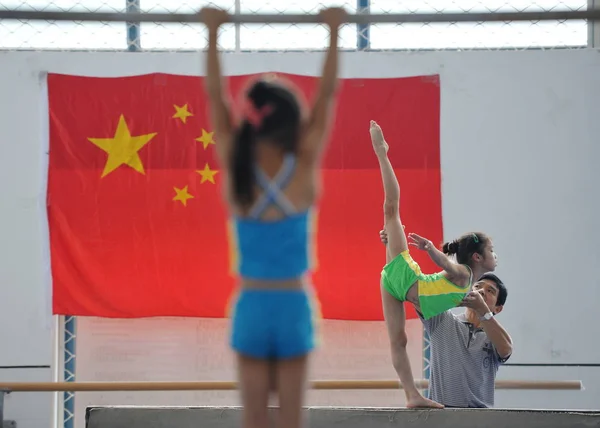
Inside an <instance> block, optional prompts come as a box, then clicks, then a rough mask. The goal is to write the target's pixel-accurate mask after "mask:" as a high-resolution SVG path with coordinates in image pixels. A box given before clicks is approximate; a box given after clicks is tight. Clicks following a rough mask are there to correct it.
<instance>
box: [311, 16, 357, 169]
mask: <svg viewBox="0 0 600 428" xmlns="http://www.w3.org/2000/svg"><path fill="white" fill-rule="evenodd" d="M346 16H347V14H346V11H345V10H344V9H343V8H337V7H333V8H329V9H325V10H323V11H322V12H321V17H322V19H323V21H324V22H325V24H326V25H327V26H328V27H329V49H328V50H327V56H326V57H325V63H324V65H323V71H322V74H321V80H320V82H319V89H318V91H317V95H316V98H315V102H314V104H313V107H312V110H311V112H310V116H309V118H308V124H307V129H306V135H305V138H304V140H303V143H302V144H303V145H302V150H303V151H304V152H305V153H306V154H308V155H309V157H310V158H311V159H319V158H320V155H321V153H322V152H323V148H324V141H325V140H326V138H324V137H325V134H326V133H327V130H328V125H329V122H330V118H331V114H332V105H333V101H334V98H335V92H336V89H337V81H338V38H339V27H340V26H341V25H342V24H343V23H344V20H345V19H346Z"/></svg>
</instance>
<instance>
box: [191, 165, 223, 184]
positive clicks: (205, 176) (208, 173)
mask: <svg viewBox="0 0 600 428" xmlns="http://www.w3.org/2000/svg"><path fill="white" fill-rule="evenodd" d="M196 172H197V173H198V174H200V175H201V176H202V180H200V184H202V183H204V182H205V181H210V182H211V183H212V184H215V175H216V174H217V173H218V172H219V171H217V170H216V169H210V167H209V166H208V164H205V165H204V169H201V170H197V171H196Z"/></svg>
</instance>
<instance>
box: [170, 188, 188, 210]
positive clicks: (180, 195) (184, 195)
mask: <svg viewBox="0 0 600 428" xmlns="http://www.w3.org/2000/svg"><path fill="white" fill-rule="evenodd" d="M173 189H175V193H176V195H175V197H174V198H173V200H174V201H179V202H181V203H182V204H183V206H184V207H186V206H187V200H188V199H192V198H193V196H192V195H190V194H189V193H188V187H187V186H185V187H184V188H183V189H178V188H177V187H173Z"/></svg>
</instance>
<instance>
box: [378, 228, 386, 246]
mask: <svg viewBox="0 0 600 428" xmlns="http://www.w3.org/2000/svg"><path fill="white" fill-rule="evenodd" d="M379 239H381V242H383V244H384V245H387V243H388V238H387V232H386V231H385V229H381V230H380V231H379Z"/></svg>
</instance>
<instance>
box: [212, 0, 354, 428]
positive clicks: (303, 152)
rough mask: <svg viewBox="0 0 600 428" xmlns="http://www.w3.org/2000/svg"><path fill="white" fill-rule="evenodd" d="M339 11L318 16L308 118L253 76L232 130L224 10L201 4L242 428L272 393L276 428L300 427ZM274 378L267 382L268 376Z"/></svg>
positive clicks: (263, 412)
mask: <svg viewBox="0 0 600 428" xmlns="http://www.w3.org/2000/svg"><path fill="white" fill-rule="evenodd" d="M345 16H346V14H345V12H344V10H343V9H338V8H332V9H326V10H324V11H322V12H321V17H322V20H323V22H324V23H325V24H326V25H327V26H328V27H329V30H330V45H329V50H328V52H327V57H326V60H325V65H324V68H323V75H322V78H321V81H320V87H319V90H318V93H317V96H316V99H315V102H314V104H313V105H312V108H311V109H310V110H309V111H306V112H305V109H304V107H303V105H302V104H301V103H300V101H299V98H298V96H297V95H296V94H295V93H294V90H293V89H292V87H291V85H289V84H287V83H286V82H283V81H281V80H280V79H277V78H275V79H264V78H263V79H259V80H256V81H254V82H252V83H251V84H250V85H249V87H248V88H247V90H246V91H245V93H244V95H243V98H244V111H243V114H242V116H243V117H242V120H241V122H240V123H239V124H234V123H232V122H231V115H230V109H229V106H228V103H227V101H226V100H227V96H226V94H225V89H224V88H223V78H222V76H221V68H220V63H219V57H218V52H217V32H218V29H219V27H220V26H221V25H222V24H223V23H225V22H227V21H228V20H229V19H228V15H227V13H225V12H224V11H220V10H216V9H212V8H205V9H203V10H202V11H201V13H200V18H201V20H202V21H203V22H204V23H205V24H206V26H207V28H208V34H209V37H208V53H207V58H206V77H205V85H206V91H207V95H208V98H209V102H210V109H211V115H212V122H213V127H214V129H215V132H216V135H217V144H216V150H217V155H218V158H219V162H220V164H221V168H222V170H223V173H224V176H225V177H226V180H225V183H226V184H225V187H224V191H225V195H226V199H227V201H228V205H229V208H230V212H231V215H232V224H233V232H234V236H235V239H236V241H237V242H236V247H237V253H238V273H239V276H240V286H239V291H238V294H237V298H236V300H235V301H234V307H233V311H234V312H233V317H232V329H231V339H230V343H231V346H232V348H233V349H234V351H235V352H236V354H237V363H238V378H239V382H240V389H241V397H242V402H243V406H244V416H243V421H244V423H243V425H244V427H245V428H254V427H256V428H259V427H260V428H264V427H266V426H268V419H267V405H268V398H269V391H270V389H271V386H272V385H273V384H274V385H275V387H276V389H277V392H278V398H279V414H280V426H282V427H285V428H296V427H300V426H301V425H302V405H303V402H304V394H305V389H306V380H307V379H306V377H307V361H308V356H309V354H310V353H311V351H312V350H313V349H314V347H315V318H317V315H318V314H316V313H315V311H314V307H313V306H314V305H313V302H314V300H313V295H312V291H311V289H310V286H309V285H308V284H307V283H306V280H305V274H306V273H307V272H308V270H309V269H310V250H311V248H310V247H311V234H312V225H311V220H312V208H313V206H314V204H315V200H316V199H317V196H318V193H319V191H318V188H319V186H318V182H319V177H318V171H319V166H320V159H321V156H322V153H323V149H324V147H325V141H326V140H327V138H326V137H327V136H326V134H327V131H328V126H329V122H330V116H331V113H332V110H333V109H332V104H333V103H334V94H335V89H336V83H337V73H338V53H337V44H338V29H339V27H340V26H341V25H342V24H343V22H344V20H345ZM273 374H274V378H273V377H272V376H273Z"/></svg>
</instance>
